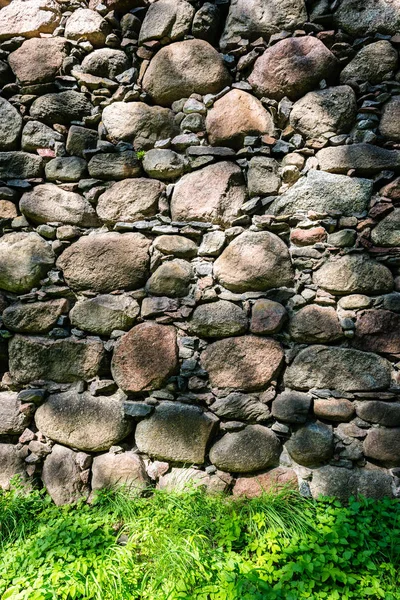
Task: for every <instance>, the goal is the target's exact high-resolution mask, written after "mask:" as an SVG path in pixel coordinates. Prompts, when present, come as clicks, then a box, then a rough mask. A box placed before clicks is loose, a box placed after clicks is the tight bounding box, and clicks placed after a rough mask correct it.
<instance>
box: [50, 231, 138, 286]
mask: <svg viewBox="0 0 400 600" xmlns="http://www.w3.org/2000/svg"><path fill="white" fill-rule="evenodd" d="M149 246H150V240H148V239H147V238H145V237H144V236H143V235H142V234H140V233H124V234H120V233H115V232H109V233H99V234H94V235H92V236H88V237H83V238H80V239H79V240H78V241H77V242H75V243H74V244H72V245H71V246H70V247H69V248H67V249H66V250H64V252H63V253H62V254H61V256H60V257H59V259H58V260H57V265H58V267H59V268H61V269H62V270H63V274H64V277H65V279H66V281H67V283H68V284H69V285H70V286H71V287H72V288H73V289H74V290H93V291H96V292H111V291H113V290H119V289H125V290H131V289H135V288H136V287H139V286H140V285H141V284H143V283H144V281H145V278H146V274H147V269H148V261H149V255H148V249H149Z"/></svg>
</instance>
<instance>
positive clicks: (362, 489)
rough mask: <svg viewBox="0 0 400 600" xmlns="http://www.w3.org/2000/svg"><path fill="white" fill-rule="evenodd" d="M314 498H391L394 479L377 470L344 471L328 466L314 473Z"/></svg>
mask: <svg viewBox="0 0 400 600" xmlns="http://www.w3.org/2000/svg"><path fill="white" fill-rule="evenodd" d="M310 489H311V493H312V495H313V497H314V498H318V497H319V496H335V497H336V498H338V500H341V501H346V500H348V499H349V498H350V496H356V497H357V496H365V497H367V498H374V499H376V500H379V499H380V498H386V497H388V498H391V497H392V496H393V492H392V478H391V477H390V475H389V473H387V472H386V471H383V470H381V469H377V468H368V469H343V468H340V467H331V466H329V465H326V466H325V467H321V468H319V469H315V470H314V471H313V478H312V481H311V483H310Z"/></svg>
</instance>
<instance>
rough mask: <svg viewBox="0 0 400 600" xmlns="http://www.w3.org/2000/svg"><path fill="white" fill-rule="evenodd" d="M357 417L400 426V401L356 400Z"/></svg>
mask: <svg viewBox="0 0 400 600" xmlns="http://www.w3.org/2000/svg"><path fill="white" fill-rule="evenodd" d="M355 404H356V413H357V417H360V419H363V420H364V421H368V423H376V424H378V425H383V426H384V427H400V402H381V401H380V400H371V401H365V400H361V401H360V402H356V403H355Z"/></svg>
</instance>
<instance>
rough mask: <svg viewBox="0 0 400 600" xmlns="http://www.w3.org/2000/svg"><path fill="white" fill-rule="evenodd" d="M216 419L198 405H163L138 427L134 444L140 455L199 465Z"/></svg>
mask: <svg viewBox="0 0 400 600" xmlns="http://www.w3.org/2000/svg"><path fill="white" fill-rule="evenodd" d="M216 423H217V419H216V417H213V416H212V415H210V414H209V413H204V412H203V410H202V409H201V408H200V407H198V406H191V405H188V404H181V403H179V402H162V403H161V404H160V405H159V406H157V408H156V409H155V411H154V413H153V414H152V415H151V416H150V417H149V418H148V419H144V420H143V421H140V422H139V423H138V424H137V427H136V432H135V441H136V444H137V447H138V448H139V451H140V452H145V453H146V454H148V455H150V456H151V457H153V458H157V459H159V460H168V461H173V462H181V463H189V464H191V463H192V464H202V463H204V459H205V452H206V446H207V444H208V442H209V439H210V436H211V434H212V432H213V430H214V429H215V427H216Z"/></svg>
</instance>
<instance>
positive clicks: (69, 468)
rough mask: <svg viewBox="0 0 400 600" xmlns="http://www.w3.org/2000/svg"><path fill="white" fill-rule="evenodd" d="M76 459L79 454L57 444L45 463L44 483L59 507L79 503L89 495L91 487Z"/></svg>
mask: <svg viewBox="0 0 400 600" xmlns="http://www.w3.org/2000/svg"><path fill="white" fill-rule="evenodd" d="M76 457H77V452H74V451H73V450H70V448H65V447H64V446H60V445H59V444H55V446H53V448H52V451H51V454H49V455H48V456H47V457H46V459H45V461H44V464H43V472H42V479H43V483H44V485H45V487H46V489H47V491H48V493H49V494H50V496H51V498H52V500H53V502H54V503H55V504H56V505H57V506H61V505H63V504H72V503H73V502H78V500H80V499H81V498H86V497H87V496H88V495H89V486H88V485H87V484H86V483H85V482H84V481H83V480H82V478H81V470H80V469H79V466H78V464H77V460H76Z"/></svg>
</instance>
